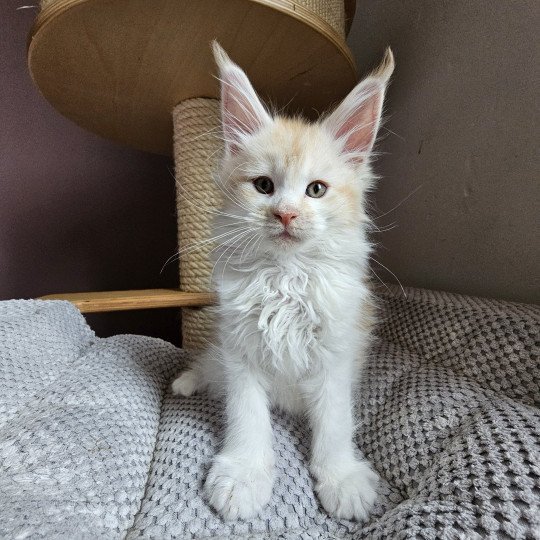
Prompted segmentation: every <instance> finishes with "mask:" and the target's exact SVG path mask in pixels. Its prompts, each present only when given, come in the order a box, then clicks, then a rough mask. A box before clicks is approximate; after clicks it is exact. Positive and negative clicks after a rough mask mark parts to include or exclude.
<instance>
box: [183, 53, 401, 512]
mask: <svg viewBox="0 0 540 540" xmlns="http://www.w3.org/2000/svg"><path fill="white" fill-rule="evenodd" d="M214 55H215V58H216V61H217V64H218V66H219V70H220V79H221V109H222V110H221V112H222V126H223V136H224V140H225V154H224V158H223V162H222V164H221V169H220V171H219V172H218V177H217V182H218V183H219V185H220V187H221V188H222V189H223V191H224V194H225V203H224V207H223V209H222V212H221V213H220V214H219V217H218V219H217V220H216V223H215V231H214V235H213V236H214V237H215V238H216V241H217V242H218V244H219V249H218V256H217V257H216V266H215V269H214V280H215V287H216V290H217V292H218V295H219V322H218V340H217V343H216V347H215V349H216V350H211V351H208V352H207V353H206V354H205V355H203V356H202V357H201V358H200V359H199V360H198V361H197V362H196V364H195V365H194V366H193V367H192V368H191V369H190V370H188V371H186V372H184V373H183V374H181V375H180V377H179V378H178V379H176V380H175V381H174V383H173V390H174V392H175V393H177V394H182V395H184V396H189V395H191V394H192V393H193V392H196V391H200V390H205V389H208V390H210V391H212V392H214V393H215V394H219V395H221V396H222V397H223V398H224V403H225V406H226V417H227V426H226V433H225V438H224V442H223V446H222V448H221V450H220V452H219V454H218V455H217V456H216V457H215V460H214V462H213V465H212V467H211V469H210V472H209V474H208V477H207V479H206V484H205V492H206V495H207V497H208V500H209V502H210V504H211V505H212V506H213V507H214V508H215V509H216V510H217V511H218V512H219V513H220V514H221V515H222V516H223V517H224V518H227V519H235V518H249V517H252V516H254V515H256V514H257V513H258V512H259V510H261V508H262V507H263V506H264V505H265V504H266V503H267V502H268V501H269V499H270V496H271V493H272V483H273V468H274V454H273V451H272V426H271V425H270V414H269V409H270V408H271V407H273V406H277V407H280V408H282V409H284V410H286V411H290V412H292V413H299V414H305V415H306V417H307V419H308V420H309V423H310V426H311V429H312V448H311V461H310V468H311V472H312V475H313V477H314V479H315V481H316V485H315V489H316V492H317V494H318V496H319V499H320V502H321V503H322V505H323V506H324V508H325V509H326V510H327V511H328V512H329V513H330V514H332V515H334V516H337V517H340V518H349V519H356V520H365V519H366V518H367V516H368V513H369V511H370V508H371V506H372V505H373V503H374V501H375V498H376V487H377V481H378V477H377V474H376V473H375V472H373V471H372V469H371V468H370V466H369V463H368V462H367V461H366V460H365V459H364V458H363V456H361V455H360V453H359V452H358V449H357V448H356V447H355V445H354V443H353V423H354V420H353V386H354V383H355V382H356V380H357V378H358V376H359V373H360V368H361V364H362V362H363V361H364V360H365V357H366V349H367V347H368V345H369V342H370V332H371V326H372V309H371V306H372V304H371V302H372V299H371V297H370V292H369V289H368V286H367V274H368V258H369V253H370V244H369V242H368V240H367V238H366V229H367V227H368V225H369V219H368V216H367V215H366V211H365V198H366V193H367V192H368V191H369V189H370V188H371V187H372V184H373V180H374V177H373V174H372V172H371V169H370V164H369V162H370V155H371V151H372V148H373V143H374V140H375V136H376V134H377V129H378V127H379V122H380V116H381V110H382V105H383V99H384V93H385V88H386V85H387V83H388V80H389V78H390V75H391V73H392V71H393V68H394V60H393V56H392V52H391V51H390V49H388V50H387V51H386V55H385V57H384V60H383V62H382V64H381V66H380V67H379V68H378V69H377V70H376V71H375V72H374V73H372V74H371V75H370V76H368V77H367V78H366V79H364V80H363V81H362V82H360V83H359V84H358V85H357V86H356V87H355V88H354V89H353V90H352V91H351V92H350V94H349V95H348V96H347V97H346V98H345V100H344V101H343V102H342V103H341V104H340V105H339V106H338V107H337V109H336V110H335V111H334V112H333V113H332V114H330V115H328V116H326V117H324V118H323V119H321V120H320V121H318V122H317V123H307V122H306V121H304V120H302V119H299V118H285V117H283V116H279V115H271V114H270V113H269V112H268V111H267V109H266V108H265V107H264V105H263V104H262V103H261V101H260V100H259V98H258V97H257V95H256V93H255V91H254V89H253V87H252V86H251V84H250V82H249V80H248V78H247V76H246V75H245V73H244V72H243V71H242V70H241V69H240V68H239V67H238V66H237V65H236V64H234V63H233V62H232V61H231V60H230V59H229V57H228V56H227V55H226V54H225V52H224V51H223V49H221V47H220V46H219V45H217V44H214ZM212 349H214V347H212ZM216 351H217V352H216Z"/></svg>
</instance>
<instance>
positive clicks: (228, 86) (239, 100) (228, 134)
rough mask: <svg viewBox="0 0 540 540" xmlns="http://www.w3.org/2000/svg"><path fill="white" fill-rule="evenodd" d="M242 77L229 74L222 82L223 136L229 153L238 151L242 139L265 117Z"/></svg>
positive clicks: (251, 90)
mask: <svg viewBox="0 0 540 540" xmlns="http://www.w3.org/2000/svg"><path fill="white" fill-rule="evenodd" d="M242 75H243V74H241V75H239V74H236V73H234V72H233V73H230V72H229V73H227V74H226V75H225V76H224V77H223V82H222V92H221V107H222V120H223V134H224V135H225V139H226V143H227V147H228V149H229V151H230V152H231V153H236V152H237V151H238V143H240V141H241V140H242V137H243V136H244V135H246V134H251V133H254V132H255V131H257V130H258V129H259V128H260V127H261V126H262V124H263V122H264V119H265V118H266V116H267V113H266V111H265V110H264V107H263V106H262V104H261V102H260V101H259V98H258V97H257V95H256V94H255V91H254V90H253V88H252V87H251V85H250V83H249V81H248V79H247V77H245V75H244V76H242Z"/></svg>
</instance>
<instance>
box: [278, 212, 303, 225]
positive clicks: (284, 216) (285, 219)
mask: <svg viewBox="0 0 540 540" xmlns="http://www.w3.org/2000/svg"><path fill="white" fill-rule="evenodd" d="M274 216H275V217H276V218H277V219H279V220H280V221H281V223H283V225H285V227H288V226H289V223H290V222H291V221H292V220H293V219H294V218H297V217H298V214H293V213H291V212H274Z"/></svg>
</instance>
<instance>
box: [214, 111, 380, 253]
mask: <svg viewBox="0 0 540 540" xmlns="http://www.w3.org/2000/svg"><path fill="white" fill-rule="evenodd" d="M221 182H222V184H223V187H224V189H225V190H226V191H228V192H229V193H230V194H231V197H230V198H227V199H226V204H225V209H226V213H228V214H230V215H238V216H242V217H243V218H247V219H248V220H249V222H246V223H245V224H246V226H249V227H251V230H252V234H253V235H256V237H257V240H258V246H259V248H267V249H280V250H284V251H287V252H290V251H298V250H301V249H303V248H304V247H309V246H314V245H317V246H320V247H321V249H324V245H325V243H328V241H329V240H330V239H335V238H336V237H338V236H340V235H347V234H349V235H350V233H351V230H353V229H355V228H357V229H358V227H359V226H360V224H361V223H362V222H363V221H366V219H367V218H366V216H365V214H364V210H363V208H364V193H365V191H366V189H367V188H368V187H369V183H370V174H369V171H368V168H367V167H366V166H364V165H363V164H358V163H354V164H353V163H350V162H348V161H347V160H346V159H344V157H343V155H342V152H341V146H340V145H339V144H338V143H337V142H336V140H335V138H334V137H333V136H332V134H331V133H330V132H329V131H328V130H327V129H325V128H324V127H323V126H322V125H317V124H312V125H310V124H307V123H306V122H303V121H302V120H299V119H287V118H275V119H272V120H271V121H270V122H268V124H267V125H265V126H264V127H262V128H261V129H260V130H258V131H257V132H255V133H253V134H251V135H250V136H249V137H246V139H245V141H244V144H243V145H242V147H241V148H238V150H237V152H236V153H235V154H232V155H229V156H228V158H226V159H225V161H224V163H223V170H222V174H221ZM231 199H232V200H231ZM227 219H228V220H229V221H231V222H232V221H234V218H227ZM239 226H241V225H239ZM246 236H247V235H246ZM253 244H254V245H255V240H253Z"/></svg>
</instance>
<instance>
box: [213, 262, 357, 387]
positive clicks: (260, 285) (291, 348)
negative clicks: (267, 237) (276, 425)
mask: <svg viewBox="0 0 540 540" xmlns="http://www.w3.org/2000/svg"><path fill="white" fill-rule="evenodd" d="M356 270H357V269H356ZM354 274H356V272H354V269H352V268H346V267H342V268H338V269H336V268H334V269H329V268H327V267H326V266H325V265H324V264H320V263H319V264H317V263H314V264H311V265H307V264H302V263H301V262H298V261H295V262H292V263H289V264H284V265H276V264H268V263H266V264H265V263H264V261H263V262H262V263H259V264H257V265H256V266H254V267H251V268H249V269H248V270H243V271H235V270H233V271H231V272H229V273H228V275H227V276H226V277H225V278H224V280H223V282H222V283H221V284H220V285H221V286H220V287H219V292H220V303H221V309H220V315H221V325H220V326H221V330H222V332H221V341H222V344H223V345H225V346H226V348H229V347H232V348H233V350H235V351H238V352H240V353H241V354H242V357H243V358H244V359H245V360H247V361H248V362H250V363H252V364H255V365H257V366H259V367H261V368H263V369H264V370H265V371H267V372H273V373H274V374H275V375H284V376H286V377H293V378H295V379H298V378H300V377H302V376H303V375H305V374H306V373H307V372H309V371H312V370H313V369H314V368H316V367H317V364H318V363H320V362H321V361H323V360H324V358H325V357H327V356H328V355H329V354H331V353H332V352H333V351H334V352H337V351H338V350H339V349H341V348H342V347H343V346H344V341H343V340H344V339H346V335H345V334H346V333H347V329H348V328H349V324H348V323H350V322H351V321H352V322H353V324H354V319H356V317H355V316H354V313H355V312H356V313H357V309H358V305H359V301H360V294H361V286H360V283H359V280H358V279H357V277H358V274H356V276H355V275H354Z"/></svg>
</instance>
